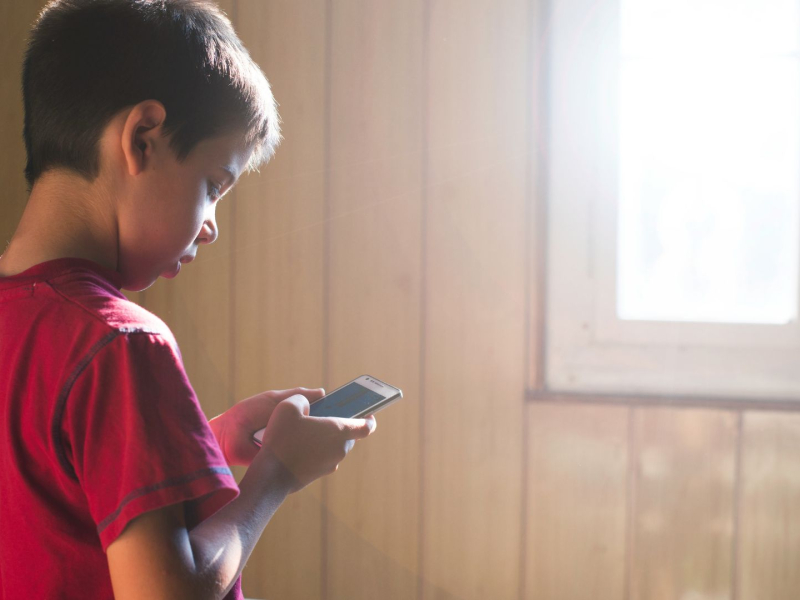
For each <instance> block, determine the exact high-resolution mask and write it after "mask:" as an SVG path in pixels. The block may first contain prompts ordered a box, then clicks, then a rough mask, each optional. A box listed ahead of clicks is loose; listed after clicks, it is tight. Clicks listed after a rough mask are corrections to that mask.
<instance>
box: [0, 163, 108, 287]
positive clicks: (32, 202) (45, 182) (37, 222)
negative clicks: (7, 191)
mask: <svg viewBox="0 0 800 600" xmlns="http://www.w3.org/2000/svg"><path fill="white" fill-rule="evenodd" d="M96 195H97V194H96V191H93V190H92V189H91V186H89V185H86V184H80V183H79V184H77V185H76V181H75V177H74V176H71V175H66V174H63V173H56V172H50V173H45V174H44V175H42V177H40V178H39V179H38V180H37V181H36V183H35V184H34V186H33V189H32V190H31V194H30V197H29V198H28V203H27V205H26V206H25V211H24V212H23V213H22V219H21V220H20V222H19V225H18V226H17V230H16V231H15V232H14V235H13V236H12V238H11V241H10V242H9V244H8V246H7V247H6V249H5V251H4V252H3V255H2V257H0V277H9V276H11V275H17V274H19V273H22V272H23V271H25V270H27V269H29V268H30V267H32V266H34V265H38V264H40V263H43V262H46V261H48V260H54V259H57V258H68V257H69V258H85V259H88V260H91V261H94V262H96V263H98V264H100V265H103V266H105V267H107V268H109V269H114V270H116V269H117V239H118V232H117V226H116V219H115V218H114V217H113V215H111V214H110V213H111V211H110V210H108V209H110V208H111V203H110V202H106V201H100V200H99V199H98V198H96V197H95V196H96ZM102 208H105V209H106V210H103V209H102Z"/></svg>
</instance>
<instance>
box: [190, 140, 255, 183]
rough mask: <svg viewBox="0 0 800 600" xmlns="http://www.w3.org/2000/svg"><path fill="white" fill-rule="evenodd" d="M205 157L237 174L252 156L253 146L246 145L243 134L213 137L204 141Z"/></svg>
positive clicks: (203, 152) (203, 151)
mask: <svg viewBox="0 0 800 600" xmlns="http://www.w3.org/2000/svg"><path fill="white" fill-rule="evenodd" d="M202 144H203V150H202V155H203V158H204V159H206V160H209V161H211V162H213V163H216V164H215V165H214V166H217V167H224V168H226V169H228V170H230V171H233V175H234V176H237V175H238V174H239V173H241V171H242V170H243V169H244V166H245V164H246V163H247V161H248V160H249V158H250V154H251V152H252V148H248V147H247V146H246V145H245V142H244V139H243V138H242V137H241V136H236V135H227V136H222V137H216V138H211V139H208V140H205V141H204V142H203V143H202Z"/></svg>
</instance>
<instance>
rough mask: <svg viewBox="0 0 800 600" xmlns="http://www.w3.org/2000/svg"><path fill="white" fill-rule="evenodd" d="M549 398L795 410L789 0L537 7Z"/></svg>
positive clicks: (566, 0)
mask: <svg viewBox="0 0 800 600" xmlns="http://www.w3.org/2000/svg"><path fill="white" fill-rule="evenodd" d="M551 13H552V14H551V18H552V21H551V39H550V45H551V65H550V81H549V107H550V138H549V140H548V161H547V162H548V190H547V195H548V198H547V201H548V212H549V223H548V231H549V242H548V264H547V273H548V282H547V293H548V302H547V305H548V309H547V336H546V339H547V385H548V388H549V389H551V390H559V391H583V392H602V393H626V394H630V393H633V394H637V393H644V394H659V395H703V396H725V397H747V398H753V399H760V398H764V399H773V398H798V399H800V327H798V304H799V303H800V299H799V298H798V281H799V280H800V260H799V257H800V10H799V9H798V0H738V1H736V2H731V1H730V0H728V1H721V0H601V1H599V2H598V1H596V0H553V3H552V7H551Z"/></svg>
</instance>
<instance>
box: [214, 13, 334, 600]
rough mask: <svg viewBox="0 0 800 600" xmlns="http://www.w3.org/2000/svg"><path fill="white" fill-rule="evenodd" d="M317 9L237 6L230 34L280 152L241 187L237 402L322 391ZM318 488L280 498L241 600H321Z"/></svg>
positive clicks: (236, 250) (320, 20)
mask: <svg viewBox="0 0 800 600" xmlns="http://www.w3.org/2000/svg"><path fill="white" fill-rule="evenodd" d="M326 10H327V9H326V2H325V1H324V0H291V1H290V0H277V1H275V2H243V1H241V0H240V1H239V2H238V3H237V11H236V24H237V30H238V31H239V34H240V36H241V37H242V40H243V42H244V44H245V47H246V48H248V50H249V51H250V54H251V56H253V58H254V60H255V61H256V62H257V63H258V64H259V65H260V66H261V68H262V70H263V71H264V72H265V74H266V75H267V78H268V79H269V81H270V84H271V86H272V90H273V93H274V94H275V97H276V99H277V101H278V103H279V111H280V114H281V117H282V120H283V125H282V130H283V135H284V141H283V142H282V144H281V145H280V147H279V148H278V150H277V153H276V155H275V158H274V159H273V160H272V161H271V162H270V163H269V164H268V165H267V166H266V167H264V168H262V169H261V173H260V174H256V173H252V174H250V175H248V176H247V177H246V178H245V179H243V180H242V182H241V183H240V186H239V192H238V195H237V204H236V209H235V213H236V214H235V228H236V239H235V241H234V246H233V248H232V254H231V256H230V258H229V260H228V263H227V265H226V268H229V269H232V270H233V272H234V297H235V299H234V303H233V307H232V308H233V311H234V312H233V322H234V330H235V333H234V337H235V340H236V343H235V348H234V352H235V361H234V366H233V369H234V379H235V397H236V398H237V399H242V398H246V397H248V396H251V395H253V394H255V393H258V392H260V391H263V390H267V389H286V388H293V387H298V386H304V387H309V388H311V387H320V386H322V385H323V384H324V382H323V352H324V330H323V314H324V297H323V281H324V272H323V266H324V256H323V239H324V237H323V232H324V223H323V221H324V204H323V199H324V198H323V191H324V181H325V179H324V177H325V173H324V165H325V156H324V132H325V127H324V116H325V105H324V102H325V93H324V81H325V56H324V50H325V18H326ZM321 485H322V483H321V482H315V483H313V484H312V485H310V486H308V487H307V488H305V489H304V490H302V491H300V492H298V493H297V494H293V495H291V496H289V498H287V500H286V501H285V502H284V504H283V505H282V506H281V508H280V509H279V510H278V512H277V513H276V514H275V516H274V517H273V519H272V520H271V521H270V523H269V524H268V525H267V528H266V529H265V531H264V534H263V535H262V537H261V540H260V541H259V542H258V545H257V546H256V548H255V550H254V552H253V554H252V556H251V558H250V561H249V563H248V566H247V567H246V568H245V570H244V573H243V587H244V591H245V594H246V595H247V596H248V597H254V598H280V599H282V600H314V599H315V598H320V597H321V595H322V588H321V586H322V529H321V514H322V510H323V507H322V501H321Z"/></svg>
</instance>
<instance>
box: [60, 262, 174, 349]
mask: <svg viewBox="0 0 800 600" xmlns="http://www.w3.org/2000/svg"><path fill="white" fill-rule="evenodd" d="M117 283H118V280H116V279H115V276H114V275H113V272H110V271H109V270H106V269H103V268H99V266H98V265H95V264H77V263H76V264H75V267H74V268H70V269H68V270H66V271H65V272H62V273H59V274H54V276H52V277H49V278H47V284H48V287H49V288H50V289H51V290H52V291H53V293H54V295H55V297H56V299H57V300H58V301H61V302H63V303H64V305H65V310H68V311H70V312H72V313H73V314H72V315H71V318H70V320H72V319H77V320H85V321H86V322H87V324H89V323H93V324H95V325H97V326H99V327H100V328H102V329H106V328H107V329H108V330H110V331H111V330H113V331H117V332H119V333H129V332H131V333H132V332H141V333H152V334H155V335H159V336H162V337H164V338H166V340H167V341H168V342H169V343H170V344H171V345H172V346H173V347H174V348H177V343H176V341H175V338H174V336H173V334H172V331H170V329H169V327H168V326H167V324H166V323H165V322H164V321H163V320H162V319H161V318H159V317H158V316H157V315H155V314H153V313H151V312H150V311H148V310H147V309H145V308H144V307H142V306H139V305H138V304H136V303H135V302H132V301H131V300H129V299H128V298H126V297H125V295H124V294H123V293H122V292H121V291H120V289H119V287H117Z"/></svg>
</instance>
